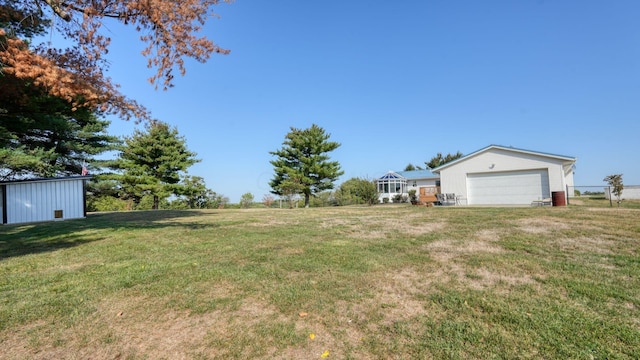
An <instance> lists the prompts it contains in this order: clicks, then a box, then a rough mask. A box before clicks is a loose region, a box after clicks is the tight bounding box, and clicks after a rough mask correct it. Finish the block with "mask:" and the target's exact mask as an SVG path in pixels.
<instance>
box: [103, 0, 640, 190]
mask: <svg viewBox="0 0 640 360" xmlns="http://www.w3.org/2000/svg"><path fill="white" fill-rule="evenodd" d="M216 10H217V13H218V14H219V15H220V16H221V17H220V18H212V19H211V21H210V22H208V23H207V25H206V27H205V29H204V33H205V34H206V35H207V36H208V37H210V38H211V39H213V40H214V41H215V42H216V43H218V44H219V45H221V46H223V47H225V48H229V49H230V50H231V54H229V55H227V56H221V55H214V56H213V57H212V58H211V59H210V60H209V61H208V62H207V63H205V64H200V63H196V62H188V69H187V74H186V76H184V77H179V78H177V79H176V82H175V85H176V86H175V87H174V88H172V89H170V90H168V91H161V90H158V91H156V90H154V88H153V87H152V86H151V85H149V83H148V82H147V81H146V78H147V77H149V76H150V75H151V72H150V70H148V69H146V67H145V64H146V62H145V59H144V58H143V57H142V56H140V55H139V51H140V50H141V49H142V45H141V44H140V43H139V42H138V41H137V40H136V39H137V38H136V37H135V35H134V34H132V33H131V32H128V31H126V30H122V29H121V28H120V27H117V26H116V25H110V26H109V29H110V30H111V31H112V34H110V35H111V37H112V41H113V47H112V49H111V52H110V54H109V58H110V61H111V69H110V71H109V75H110V76H111V77H112V78H113V80H114V81H115V82H117V83H119V84H121V86H122V88H121V90H122V92H124V93H125V94H127V95H128V96H129V97H131V98H134V99H136V100H138V101H139V102H141V103H143V104H145V105H146V106H147V107H148V108H149V109H150V110H151V111H152V113H153V116H154V117H156V118H158V119H160V120H162V121H165V122H167V123H169V124H171V125H173V126H175V127H177V129H178V131H179V133H180V134H181V135H182V136H184V137H185V138H186V141H187V146H188V147H189V149H190V150H192V151H194V152H196V153H197V154H198V157H199V158H200V159H202V162H201V163H199V164H197V165H194V166H193V167H192V168H191V169H190V171H189V173H190V174H192V175H197V176H202V177H203V178H204V179H205V181H206V183H207V186H208V187H209V188H211V189H212V190H214V191H216V192H218V193H221V194H224V195H226V196H228V197H229V198H230V199H231V201H232V202H237V201H238V200H239V199H240V196H241V195H242V194H243V193H246V192H251V193H252V194H253V195H254V197H255V199H256V200H257V201H259V200H260V199H262V197H263V195H265V194H268V193H269V191H270V188H269V186H268V182H269V180H270V179H271V178H272V176H273V168H272V166H271V164H270V163H269V160H271V159H272V157H271V155H269V151H273V150H277V149H279V148H280V147H281V146H282V142H283V140H284V136H285V135H286V133H287V132H288V131H289V129H290V127H291V126H293V127H297V128H306V127H309V126H311V124H313V123H315V124H318V125H319V126H321V127H323V128H324V129H325V130H326V131H327V132H328V133H330V134H331V139H332V140H334V141H338V142H340V143H341V144H342V145H341V147H340V148H338V149H337V150H335V151H334V152H332V153H331V157H332V159H333V160H337V161H339V162H340V164H341V165H342V169H343V170H344V172H345V173H344V175H343V176H342V177H341V178H340V180H339V181H338V182H337V183H336V185H339V184H340V183H341V182H342V181H345V180H348V179H350V178H352V177H363V178H375V177H378V176H381V175H383V174H384V173H385V172H387V171H388V170H403V169H404V167H405V166H406V165H407V164H408V163H413V164H416V165H421V166H423V165H424V162H425V161H428V160H429V159H430V158H431V157H432V156H434V155H435V154H436V153H438V152H442V153H443V154H446V153H455V152H457V151H461V152H462V153H464V154H468V153H471V152H474V151H476V150H478V149H481V148H483V147H485V146H488V145H490V144H499V145H505V146H514V147H517V148H524V149H529V150H536V151H542V152H549V153H554V154H560V155H569V156H575V157H577V158H578V161H577V163H576V170H575V182H576V185H604V182H603V181H602V179H603V178H604V177H605V176H607V175H609V174H614V173H622V174H623V179H624V183H625V184H628V185H631V184H640V161H639V154H640V119H639V115H640V21H638V18H639V17H640V2H638V1H637V0H616V1H591V0H562V1H561V0H546V1H545V0H518V1H513V0H508V1H507V0H504V1H491V0H484V1H445V0H440V1H427V0H406V1H396V2H389V1H384V2H383V1H378V0H368V1H360V0H351V1H329V2H326V1H324V2H317V1H315V2H311V1H300V0H279V1H258V0H237V1H236V2H235V3H233V4H224V5H221V6H218V7H217V8H216ZM140 126H141V125H136V124H135V123H133V122H125V121H123V120H119V119H113V120H112V125H111V126H110V132H111V133H113V134H116V135H131V134H132V133H133V130H134V129H135V128H136V127H140Z"/></svg>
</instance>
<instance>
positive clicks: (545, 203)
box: [531, 198, 553, 206]
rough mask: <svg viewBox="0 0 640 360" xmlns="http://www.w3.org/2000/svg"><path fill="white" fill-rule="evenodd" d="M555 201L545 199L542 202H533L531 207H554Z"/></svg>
mask: <svg viewBox="0 0 640 360" xmlns="http://www.w3.org/2000/svg"><path fill="white" fill-rule="evenodd" d="M552 205H553V201H552V200H551V198H544V199H542V200H533V201H532V202H531V206H552Z"/></svg>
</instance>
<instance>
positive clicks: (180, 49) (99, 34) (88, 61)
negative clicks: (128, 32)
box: [0, 0, 230, 119]
mask: <svg viewBox="0 0 640 360" xmlns="http://www.w3.org/2000/svg"><path fill="white" fill-rule="evenodd" d="M220 2H230V0H181V1H173V0H102V1H87V0H64V1H62V0H0V72H1V73H2V74H9V75H11V76H15V77H16V78H19V79H27V80H28V81H30V82H33V83H34V84H35V85H36V86H40V87H42V88H43V89H46V90H47V92H48V93H49V94H50V95H53V96H56V97H59V98H61V99H64V100H65V101H67V102H69V103H71V104H73V107H74V108H76V109H77V108H80V107H87V108H90V109H92V110H95V111H106V112H109V113H113V114H117V115H119V116H121V117H124V118H131V117H138V118H142V119H150V116H149V113H148V111H147V110H146V109H145V108H144V107H143V106H141V105H139V104H138V103H136V102H135V101H134V100H130V99H127V98H126V97H125V96H123V95H122V94H120V92H119V91H118V90H117V88H118V86H117V85H116V84H114V83H112V81H111V79H109V78H107V77H106V76H105V75H104V72H105V71H106V70H107V69H108V62H107V60H106V58H105V54H106V53H107V52H108V49H109V45H110V43H111V38H109V37H108V36H107V35H105V34H108V33H109V32H108V30H107V31H103V25H105V24H108V23H109V21H111V22H119V23H121V24H124V25H125V26H130V27H132V28H134V29H135V30H136V31H138V32H140V33H141V36H140V40H141V41H142V42H143V43H145V45H146V48H145V49H144V50H143V51H142V55H143V56H145V57H146V58H147V60H148V62H147V66H148V67H149V68H152V69H154V70H155V74H154V75H153V76H151V78H150V79H149V80H150V82H152V83H153V84H155V85H156V88H157V87H158V85H159V84H162V86H163V88H164V89H166V88H168V87H171V86H172V81H173V78H174V71H175V70H178V72H179V73H180V74H184V73H185V71H186V68H185V59H186V58H191V59H195V60H196V61H200V62H204V61H206V60H207V59H208V58H209V56H210V55H211V54H212V53H221V54H226V53H228V52H229V51H228V50H225V49H222V48H220V47H219V46H217V45H215V44H214V43H213V42H212V41H211V40H209V39H207V38H206V37H204V36H199V35H198V33H199V32H200V30H201V29H202V26H203V25H204V24H205V22H206V20H207V19H208V18H209V17H211V16H213V15H215V14H213V13H212V11H211V8H212V7H213V6H214V5H217V4H219V3H220ZM51 24H53V26H50V25H51ZM46 29H55V30H56V32H58V33H59V34H60V35H61V36H62V37H64V38H65V39H66V40H67V41H68V42H70V43H72V44H73V46H71V47H70V48H66V49H56V48H52V47H51V46H50V44H39V45H37V46H35V47H34V46H30V42H31V40H32V38H33V37H34V36H36V35H42V34H43V33H44V32H45V31H46Z"/></svg>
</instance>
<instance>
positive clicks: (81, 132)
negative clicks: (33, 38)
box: [0, 75, 120, 179]
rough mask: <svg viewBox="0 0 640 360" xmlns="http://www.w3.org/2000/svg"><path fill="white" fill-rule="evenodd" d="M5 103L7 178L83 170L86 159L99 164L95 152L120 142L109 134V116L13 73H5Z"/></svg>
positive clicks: (1, 79)
mask: <svg viewBox="0 0 640 360" xmlns="http://www.w3.org/2000/svg"><path fill="white" fill-rule="evenodd" d="M17 93H21V94H22V95H23V96H16V94H17ZM0 106H2V111H1V112H0V120H1V121H0V147H1V150H0V159H1V160H2V169H1V170H0V178H3V179H16V178H24V177H27V176H36V177H49V176H66V175H72V174H80V173H81V171H82V167H83V164H94V165H95V166H99V161H97V160H96V159H95V158H94V157H95V156H96V155H99V154H101V153H104V152H106V151H109V150H114V149H115V148H116V146H117V145H118V144H120V140H119V139H118V138H117V137H115V136H110V135H108V134H107V127H108V126H109V121H106V120H103V119H100V118H98V117H97V116H96V115H95V114H93V113H92V112H91V111H89V110H88V109H86V108H81V109H77V110H73V109H72V108H71V106H70V105H69V104H68V103H67V102H66V101H64V100H63V99H60V98H58V97H54V96H51V95H48V94H47V93H46V92H45V91H44V90H43V89H42V88H40V87H37V86H33V84H29V83H28V82H26V81H24V80H22V79H17V78H15V77H13V76H10V75H4V76H2V75H0Z"/></svg>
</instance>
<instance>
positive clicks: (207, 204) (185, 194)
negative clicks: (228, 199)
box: [179, 175, 223, 209]
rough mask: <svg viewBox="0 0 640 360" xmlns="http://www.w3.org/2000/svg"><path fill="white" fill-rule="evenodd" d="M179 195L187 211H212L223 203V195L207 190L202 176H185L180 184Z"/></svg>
mask: <svg viewBox="0 0 640 360" xmlns="http://www.w3.org/2000/svg"><path fill="white" fill-rule="evenodd" d="M180 185H181V186H180V188H179V193H180V195H181V197H182V198H181V200H182V201H183V202H184V203H185V205H186V207H187V209H212V208H216V207H218V206H219V205H220V204H221V203H222V201H223V200H222V195H218V194H217V193H216V192H215V191H213V190H211V189H209V188H207V185H206V184H205V182H204V179H203V178H202V177H200V176H189V175H187V176H185V177H184V178H183V179H182V181H181V182H180Z"/></svg>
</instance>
